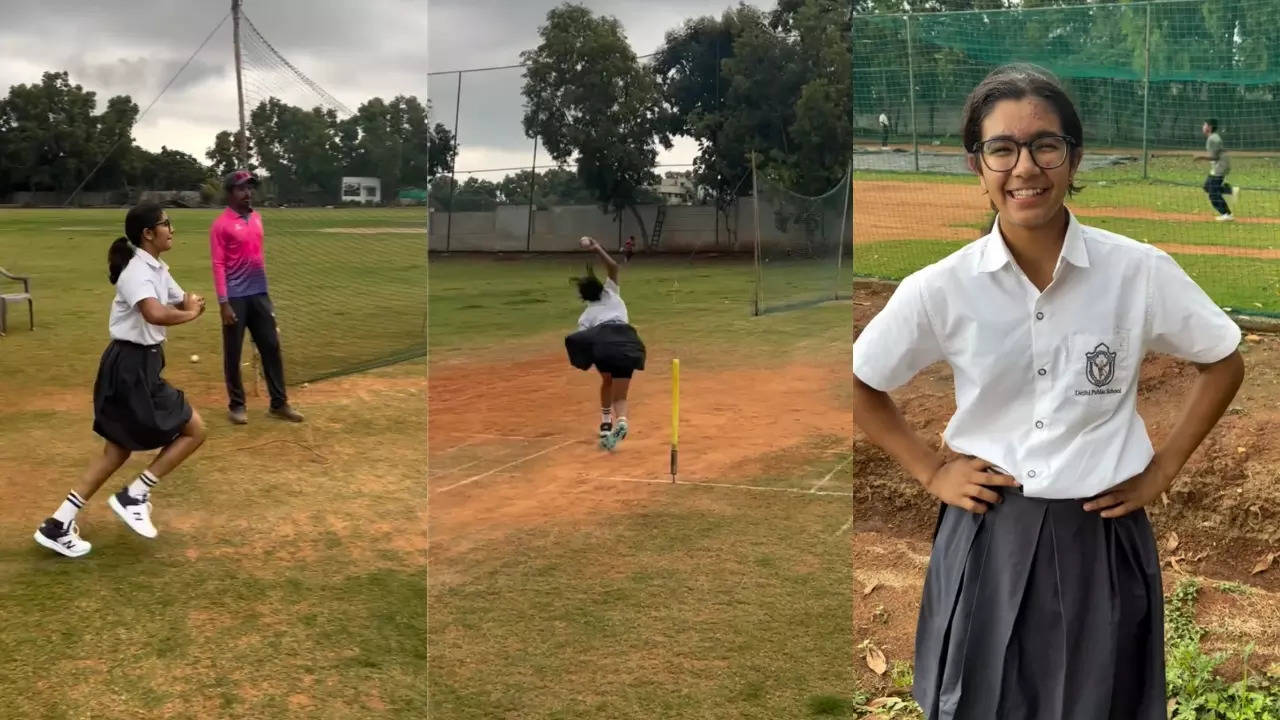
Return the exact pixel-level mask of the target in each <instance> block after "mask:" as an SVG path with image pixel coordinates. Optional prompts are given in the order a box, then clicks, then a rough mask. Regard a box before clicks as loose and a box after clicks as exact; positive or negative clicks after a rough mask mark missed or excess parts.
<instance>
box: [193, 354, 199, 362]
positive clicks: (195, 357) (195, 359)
mask: <svg viewBox="0 0 1280 720" xmlns="http://www.w3.org/2000/svg"><path fill="white" fill-rule="evenodd" d="M191 362H200V356H199V355H192V356H191Z"/></svg>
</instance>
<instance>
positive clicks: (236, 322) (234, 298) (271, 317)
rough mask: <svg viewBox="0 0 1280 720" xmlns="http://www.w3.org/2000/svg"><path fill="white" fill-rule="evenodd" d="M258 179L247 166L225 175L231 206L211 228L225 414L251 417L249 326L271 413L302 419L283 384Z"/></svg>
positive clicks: (237, 421)
mask: <svg viewBox="0 0 1280 720" xmlns="http://www.w3.org/2000/svg"><path fill="white" fill-rule="evenodd" d="M257 184H258V178H257V176H256V175H254V174H253V173H251V172H249V171H248V170H236V171H235V172H232V173H230V174H229V175H227V176H226V178H224V179H223V182H222V185H223V188H224V189H225V190H226V193H227V209H226V210H224V211H223V213H222V214H221V215H219V216H218V218H217V219H216V220H214V221H213V226H212V227H211V228H209V256H210V257H211V258H212V260H213V287H214V291H215V292H216V293H217V295H218V310H219V311H220V312H221V313H222V369H223V373H224V374H225V376H226V381H227V396H228V398H229V400H230V402H229V404H228V408H229V411H228V414H227V417H229V418H230V419H231V422H233V423H235V424H237V425H244V424H245V423H247V422H249V415H248V413H247V412H246V411H245V404H244V384H243V383H242V381H241V379H240V354H241V351H242V350H243V348H244V331H245V328H246V327H247V328H248V329H249V335H250V336H251V337H252V338H253V344H254V345H256V346H257V347H258V353H259V354H260V355H261V356H262V370H263V374H264V375H265V376H266V379H267V390H268V391H269V392H270V393H271V409H270V410H269V411H268V414H269V415H270V416H271V417H275V418H280V419H282V420H289V421H292V422H302V415H301V414H299V413H298V412H297V411H296V410H294V409H293V408H292V407H290V406H289V397H288V395H286V394H285V389H284V359H283V358H282V357H281V354H280V336H279V334H278V333H277V332H276V319H275V318H276V316H275V309H274V308H273V307H272V305H271V297H270V296H269V295H268V294H267V267H266V262H265V260H264V259H263V255H262V238H263V231H262V216H261V215H259V214H258V213H256V212H254V211H253V189H254V187H256V186H257Z"/></svg>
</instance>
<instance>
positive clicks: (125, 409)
mask: <svg viewBox="0 0 1280 720" xmlns="http://www.w3.org/2000/svg"><path fill="white" fill-rule="evenodd" d="M124 228H125V234H124V236H123V237H121V238H119V239H117V240H116V241H115V242H113V243H112V244H111V248H110V249H109V250H108V251H107V279H109V280H110V281H111V284H112V285H114V286H115V290H116V291H115V298H114V299H113V300H112V302H111V314H110V316H109V318H108V322H107V329H108V333H109V335H110V336H111V342H110V343H109V344H108V345H107V349H106V350H105V351H104V352H103V353H102V359H101V360H100V361H99V363H98V376H97V379H96V380H94V383H93V431H94V432H95V433H97V434H98V436H99V437H101V438H102V439H103V440H104V441H105V445H104V446H103V448H102V453H101V454H100V455H96V456H95V457H94V458H93V460H92V461H91V462H90V463H89V467H88V468H87V469H86V470H85V473H84V475H83V476H81V479H80V484H79V485H78V486H77V487H76V488H75V489H74V490H72V491H71V492H70V493H67V497H66V499H65V500H63V501H62V504H61V505H60V506H58V509H57V510H55V511H54V513H53V515H52V516H51V517H49V518H47V519H45V521H44V522H43V523H42V524H41V525H40V527H39V528H37V529H36V533H35V540H36V542H37V543H39V544H41V545H43V546H44V547H47V548H49V549H50V550H53V551H54V552H57V553H60V554H62V555H65V556H67V557H80V556H82V555H86V554H88V552H89V551H90V550H91V549H92V548H93V546H92V545H91V544H90V543H89V541H87V540H83V539H81V537H80V529H79V527H78V526H77V525H76V515H77V514H78V513H79V512H80V510H81V509H82V508H84V504H85V503H86V502H88V501H89V499H90V498H92V497H93V495H94V493H96V492H97V491H98V489H99V488H101V487H102V484H103V483H105V482H106V481H107V479H108V478H110V477H111V475H112V473H114V472H116V471H117V470H119V469H120V468H121V466H123V465H124V464H125V462H126V461H127V460H128V459H129V456H130V455H132V454H133V453H134V452H138V451H145V450H155V449H157V448H160V449H161V450H160V454H159V455H157V456H156V459H155V460H154V461H152V463H151V465H150V466H148V467H147V469H146V470H143V471H142V473H141V474H139V475H138V476H137V477H135V478H134V479H133V482H131V483H129V484H128V485H126V486H124V487H122V488H120V491H119V492H117V493H115V494H114V495H112V496H111V497H110V498H109V499H108V500H107V505H109V506H110V507H111V509H112V510H113V511H114V512H115V514H116V515H118V516H119V517H120V519H121V520H123V521H124V522H125V524H126V525H128V526H129V528H130V529H132V530H133V531H134V532H136V533H138V534H139V535H141V536H143V537H145V538H154V537H155V536H156V534H157V533H156V527H155V525H153V524H152V522H151V490H152V489H153V488H154V487H155V485H156V483H158V482H160V479H161V478H163V477H164V476H166V475H168V474H169V473H170V472H172V471H173V469H174V468H176V467H178V465H180V464H181V463H182V461H183V460H186V459H187V458H188V457H190V456H191V454H192V453H193V452H195V451H196V450H197V449H198V448H199V447H200V446H201V445H202V444H204V439H205V435H206V431H205V426H204V421H203V420H201V419H200V413H198V412H196V410H195V408H193V407H191V404H190V403H189V402H187V398H186V396H185V395H184V394H183V392H182V391H181V390H178V389H176V388H174V387H173V386H172V385H170V384H169V383H168V382H166V381H165V379H164V378H163V377H161V372H162V371H163V370H164V343H165V339H166V337H167V333H168V328H170V327H172V326H175V325H182V324H183V323H189V322H191V321H193V320H195V319H196V318H198V317H200V316H201V315H203V314H204V298H202V297H200V296H199V295H195V294H192V293H187V292H185V291H183V289H182V287H181V286H179V285H178V283H177V281H175V280H174V279H173V276H172V275H170V274H169V266H168V265H167V264H166V263H164V262H163V261H162V260H161V259H160V255H161V254H162V253H165V252H168V251H169V250H171V249H172V248H173V223H172V222H170V220H169V217H168V215H167V214H166V213H165V211H164V208H162V207H160V206H159V205H156V204H154V203H148V204H144V205H139V206H137V207H135V208H133V209H132V210H130V211H129V212H128V214H127V215H126V216H125V220H124Z"/></svg>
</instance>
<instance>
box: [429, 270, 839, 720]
mask: <svg viewBox="0 0 1280 720" xmlns="http://www.w3.org/2000/svg"><path fill="white" fill-rule="evenodd" d="M581 269H582V256H565V257H510V258H506V259H501V260H500V259H495V258H492V257H465V256H449V257H446V256H441V257H437V258H432V260H431V267H430V273H431V297H432V304H431V321H432V322H431V342H432V353H431V361H430V362H431V419H430V432H431V462H430V477H429V488H430V492H429V505H430V526H431V545H430V548H431V549H430V552H431V555H430V561H431V565H430V567H431V583H430V586H429V598H430V610H429V618H430V619H429V629H430V632H429V637H430V648H431V649H430V652H431V657H430V677H431V694H432V697H431V710H432V711H433V716H436V717H442V718H443V717H448V718H460V719H462V718H486V719H487V718H583V717H608V718H654V717H679V718H724V717H734V718H780V717H809V716H812V715H814V714H815V713H818V714H821V713H827V712H834V713H836V714H837V715H843V716H847V715H849V714H850V713H851V712H852V709H851V708H852V692H853V691H852V688H851V686H850V682H849V680H850V675H849V668H850V667H851V664H852V662H853V648H852V645H851V644H850V642H849V638H850V634H849V633H850V632H851V625H850V605H849V588H850V583H851V582H852V577H851V574H850V567H849V562H848V538H847V535H846V532H847V523H848V521H849V517H850V474H849V462H850V456H849V445H848V438H849V434H850V432H851V430H852V429H851V426H850V418H849V415H848V411H847V408H848V383H847V382H846V377H847V367H848V360H849V345H848V322H849V320H848V319H849V305H848V303H847V302H843V303H832V304H828V305H823V306H816V307H811V308H808V309H805V310H800V311H796V312H789V313H777V314H770V315H766V316H763V317H759V318H752V317H751V316H750V298H751V292H752V286H751V283H752V277H753V276H752V269H751V262H750V259H749V258H747V259H727V258H701V259H698V260H695V261H694V262H692V263H691V262H690V261H689V260H688V259H687V258H684V259H667V258H648V257H640V258H637V260H636V261H635V262H634V263H632V264H631V265H629V266H626V267H625V268H624V270H623V274H622V293H623V297H624V298H625V299H626V300H627V303H628V307H629V310H630V313H631V320H632V323H633V324H634V325H635V326H636V328H637V329H638V331H639V332H640V333H641V335H642V337H643V338H644V341H645V343H646V345H647V348H648V362H647V367H646V369H645V371H644V372H641V373H637V375H636V379H635V381H634V385H633V389H632V393H631V411H630V413H629V416H630V420H631V425H632V433H631V435H630V436H629V437H628V439H627V440H625V441H624V443H623V444H622V445H621V446H620V447H619V449H618V451H617V452H615V453H613V454H606V453H604V452H603V451H601V450H599V449H598V448H596V447H595V443H594V432H595V427H596V424H597V423H598V422H599V415H598V410H597V408H598V406H599V400H598V392H597V387H598V383H597V381H596V379H595V376H594V375H593V374H587V373H582V372H580V371H577V370H574V369H573V368H571V367H570V366H569V365H568V363H567V360H566V358H565V354H564V348H563V337H564V335H566V334H567V333H568V332H570V331H572V329H573V326H574V321H575V319H576V317H577V314H578V313H579V312H580V310H581V304H580V302H579V301H578V300H577V298H576V293H575V291H574V289H573V287H572V286H571V284H570V283H569V281H568V278H569V277H570V276H571V275H573V274H576V273H579V272H581ZM676 357H678V358H679V359H680V364H681V400H680V413H681V431H680V472H679V477H678V480H679V482H677V483H675V484H672V483H671V478H670V476H669V474H668V469H669V465H668V458H669V452H668V437H669V429H670V416H671V399H670V397H671V396H670V380H669V378H670V362H671V359H672V358H676Z"/></svg>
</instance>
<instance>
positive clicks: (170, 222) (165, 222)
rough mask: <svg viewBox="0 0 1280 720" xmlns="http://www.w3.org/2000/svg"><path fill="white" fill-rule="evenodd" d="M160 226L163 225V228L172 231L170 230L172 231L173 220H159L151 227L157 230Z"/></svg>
mask: <svg viewBox="0 0 1280 720" xmlns="http://www.w3.org/2000/svg"><path fill="white" fill-rule="evenodd" d="M161 225H163V226H165V227H167V228H169V229H170V230H172V229H173V220H172V219H170V218H165V219H163V220H161V221H160V222H158V223H156V224H155V225H152V226H151V227H153V228H158V227H160V226H161Z"/></svg>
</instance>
